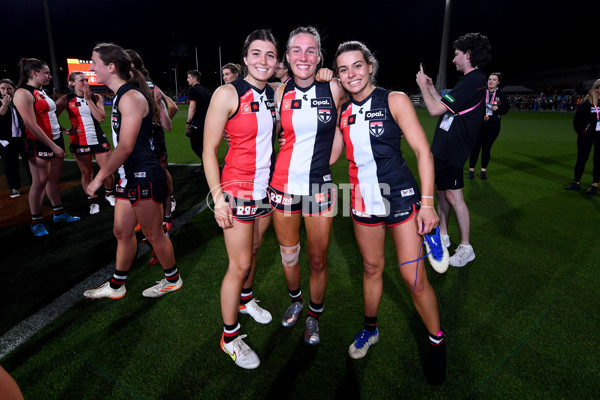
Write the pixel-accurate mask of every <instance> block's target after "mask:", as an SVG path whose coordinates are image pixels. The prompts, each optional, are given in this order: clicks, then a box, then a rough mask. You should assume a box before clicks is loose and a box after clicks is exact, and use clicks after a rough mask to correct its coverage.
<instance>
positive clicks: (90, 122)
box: [67, 93, 104, 146]
mask: <svg viewBox="0 0 600 400" xmlns="http://www.w3.org/2000/svg"><path fill="white" fill-rule="evenodd" d="M94 98H95V95H94ZM67 112H68V113H69V118H70V119H71V125H73V127H75V128H77V135H71V136H70V138H71V143H72V144H76V145H82V146H86V145H95V144H99V143H100V142H99V141H98V138H101V137H103V136H104V132H102V128H101V127H100V123H99V122H98V121H96V119H95V118H94V116H93V115H92V110H90V106H89V105H88V103H87V100H86V99H85V98H83V97H78V96H77V95H76V94H75V93H69V94H68V95H67Z"/></svg>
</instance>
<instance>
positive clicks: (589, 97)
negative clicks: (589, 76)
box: [583, 79, 600, 106]
mask: <svg viewBox="0 0 600 400" xmlns="http://www.w3.org/2000/svg"><path fill="white" fill-rule="evenodd" d="M599 87H600V79H596V82H594V85H593V86H592V88H591V89H590V91H589V92H588V94H586V95H585V97H584V98H583V101H588V102H590V103H592V104H593V105H595V106H597V105H598V97H600V96H599V95H598V92H596V89H598V88H599Z"/></svg>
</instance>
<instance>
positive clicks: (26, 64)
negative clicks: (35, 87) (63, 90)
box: [18, 58, 48, 86]
mask: <svg viewBox="0 0 600 400" xmlns="http://www.w3.org/2000/svg"><path fill="white" fill-rule="evenodd" d="M47 66H48V64H47V63H45V62H43V61H41V60H38V59H37V58H21V60H19V66H18V68H19V86H22V85H24V84H25V83H27V81H28V80H29V79H30V78H31V73H32V72H33V71H35V72H40V71H41V70H42V68H44V67H47Z"/></svg>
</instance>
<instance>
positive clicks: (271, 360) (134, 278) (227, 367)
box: [0, 107, 600, 399]
mask: <svg viewBox="0 0 600 400" xmlns="http://www.w3.org/2000/svg"><path fill="white" fill-rule="evenodd" d="M182 108H183V107H182ZM418 112H419V117H420V119H421V121H422V124H423V126H424V128H425V130H426V132H427V133H428V135H429V137H430V139H431V134H432V132H433V127H434V124H435V119H433V118H431V117H429V116H428V115H427V114H426V113H425V112H424V111H423V110H418ZM185 115H186V114H185V109H182V110H181V111H180V113H179V114H178V115H177V117H176V119H175V121H176V125H175V132H174V133H172V134H168V135H167V140H168V148H169V155H170V161H172V162H178V163H179V162H181V163H190V162H197V159H196V157H195V155H194V154H193V153H192V152H191V150H190V149H189V144H188V141H187V138H185V136H184V135H183V133H182V132H183V123H184V122H185V119H184V118H185ZM571 121H572V114H563V113H558V114H554V113H528V112H520V113H519V112H511V113H509V114H508V115H507V116H506V117H505V118H504V120H503V128H502V132H501V134H500V137H499V139H498V141H497V143H496V144H495V146H494V149H493V154H492V162H491V164H490V166H489V169H488V177H489V179H488V180H487V181H481V180H479V179H478V178H477V177H476V178H475V179H474V180H473V181H468V180H467V181H466V182H465V189H464V193H465V197H466V199H467V204H468V205H469V208H470V212H471V228H472V229H471V230H472V237H471V243H472V244H473V247H474V249H475V252H476V254H477V258H476V260H475V261H474V262H472V263H470V264H469V265H468V266H466V267H464V268H462V269H458V268H451V269H450V270H448V272H447V273H446V274H444V275H440V274H437V273H435V272H433V271H432V270H431V269H430V268H429V267H427V273H428V276H429V279H430V281H431V282H432V285H433V287H434V289H435V290H436V293H437V296H438V301H439V305H440V316H441V320H442V326H443V328H444V330H445V331H446V332H447V348H448V360H449V361H448V378H447V381H446V383H445V384H444V385H442V386H440V387H432V386H429V385H428V384H427V383H426V381H425V379H424V377H423V374H422V371H421V363H422V359H423V358H424V357H425V355H426V352H427V343H426V337H425V330H424V327H423V326H422V323H421V322H420V320H419V318H418V315H417V313H416V311H415V310H414V307H413V305H412V302H411V299H410V296H409V294H408V293H407V291H406V289H405V288H404V285H403V282H402V280H401V277H400V275H399V273H398V271H397V267H396V261H395V259H394V255H393V249H392V246H391V243H388V246H387V247H386V248H387V253H386V264H387V267H386V271H385V276H384V294H383V299H382V302H381V307H380V313H379V328H380V331H381V339H380V342H379V343H378V344H377V345H376V346H374V347H373V348H371V349H370V350H369V354H368V355H367V357H366V358H365V359H363V360H359V361H355V360H352V359H350V358H348V356H347V348H348V346H349V344H350V343H351V341H352V336H353V335H354V334H355V333H356V332H357V331H358V330H359V329H360V328H361V326H362V265H361V259H360V255H359V252H358V249H357V247H356V244H355V241H354V237H353V233H352V223H351V221H350V218H348V217H343V216H342V215H338V216H337V217H336V218H335V221H334V225H333V232H332V239H331V244H330V247H329V285H328V292H327V296H326V298H325V313H324V315H323V317H322V318H321V322H320V326H321V341H322V343H321V345H320V346H319V347H318V348H316V349H315V348H310V347H308V346H306V345H305V344H304V342H303V341H302V338H301V335H302V332H303V329H304V328H303V327H304V325H303V324H302V323H299V324H298V326H296V327H295V328H292V329H286V328H283V327H282V326H281V325H280V324H279V322H278V321H279V319H280V317H281V315H282V314H283V312H284V311H285V309H286V308H287V305H288V303H289V300H288V295H287V289H286V286H285V281H284V278H283V275H282V272H281V266H280V256H279V251H278V245H277V240H276V238H275V235H274V232H273V230H272V228H269V230H268V231H267V233H266V235H265V239H264V243H263V246H262V248H261V253H260V255H259V259H258V272H257V276H256V280H255V285H254V293H255V296H257V298H259V299H260V300H261V306H263V307H264V308H266V309H267V310H269V311H271V313H272V314H273V322H271V323H270V324H268V325H266V326H265V325H259V324H257V323H255V322H254V321H253V320H252V319H251V318H250V317H249V316H245V315H241V316H240V323H241V324H242V333H245V334H248V338H247V339H246V341H247V343H249V344H250V345H251V346H252V348H253V349H254V350H256V352H257V353H258V355H259V357H260V358H261V362H262V364H261V366H260V367H259V368H258V369H257V370H253V371H246V370H242V369H240V368H238V367H236V366H235V365H233V363H232V362H231V361H230V359H229V358H228V357H227V356H226V355H225V354H222V352H221V350H220V349H219V345H218V344H219V339H220V335H221V326H222V325H221V324H222V320H221V316H220V304H219V289H220V284H221V280H222V277H223V274H224V272H225V269H226V266H227V255H226V252H225V248H224V244H223V237H222V232H221V231H220V230H219V229H218V227H217V225H216V223H215V222H214V218H213V216H212V213H211V212H210V210H207V211H204V212H202V213H200V214H199V215H198V216H196V217H195V218H193V219H192V220H191V221H190V222H188V223H187V224H185V225H183V226H181V227H179V229H178V230H177V232H176V233H175V234H174V235H173V236H172V240H173V244H174V246H175V255H176V259H177V265H178V267H179V270H180V272H181V274H182V277H183V280H184V287H183V289H182V290H181V291H179V292H177V293H173V294H170V295H168V296H165V297H164V298H160V299H146V298H143V297H142V296H141V292H142V290H144V289H145V288H146V287H149V286H151V285H152V284H154V281H155V280H159V279H161V277H162V276H161V275H162V272H161V270H160V268H159V267H156V266H155V267H149V266H147V265H146V261H147V259H148V256H144V257H142V258H141V259H139V260H138V261H137V262H136V264H135V265H134V268H133V269H132V272H131V273H130V275H129V279H128V283H127V290H128V294H127V296H126V297H125V298H124V299H122V300H118V301H108V300H102V301H95V302H92V301H85V300H84V299H83V297H82V299H81V301H80V302H78V303H76V304H75V306H73V307H72V308H71V309H69V310H68V311H67V312H66V313H64V314H63V315H61V316H60V317H59V318H58V319H56V320H55V321H54V322H53V323H51V324H50V325H49V326H47V327H46V328H44V329H42V330H41V331H40V332H38V333H36V334H35V335H34V336H33V338H32V339H30V340H29V341H27V342H26V343H25V344H23V345H21V346H20V347H18V348H17V349H16V350H15V351H13V352H11V353H10V354H9V355H8V356H6V357H4V359H2V360H0V363H1V364H2V366H3V367H4V368H5V369H6V370H7V371H9V372H10V373H11V374H12V375H13V377H14V378H15V379H16V380H17V382H18V383H19V384H20V386H21V388H22V390H23V392H24V395H25V398H27V399H65V398H68V399H175V398H185V399H187V398H191V399H231V398H239V399H286V398H290V399H354V398H363V399H364V398H368V399H390V398H406V399H431V398H447V399H463V398H476V399H498V398H514V399H559V398H561V399H562V398H565V399H566V398H569V399H592V398H596V397H597V395H598V393H600V345H599V344H598V340H597V338H596V337H595V334H596V333H597V332H598V328H599V327H600V322H599V321H600V311H599V310H600V301H599V300H598V296H597V293H598V287H599V286H600V274H598V266H599V264H598V260H599V259H600V246H598V235H597V233H596V232H597V227H598V225H599V216H600V198H599V197H598V196H595V197H590V196H587V195H585V194H584V193H583V192H582V193H573V192H567V191H565V190H563V186H564V185H566V184H568V183H569V182H570V180H571V179H572V174H573V164H574V162H575V139H576V137H575V134H574V133H573V131H572V127H571ZM405 151H406V153H405V156H406V158H407V160H408V163H409V165H411V167H413V171H416V170H415V169H414V165H415V160H414V156H413V155H412V154H411V151H410V149H409V148H405ZM333 175H334V178H335V180H336V182H337V183H345V182H348V177H347V162H346V161H345V160H341V161H340V162H338V163H337V164H336V165H335V166H334V168H333ZM173 176H174V178H175V188H176V194H177V196H178V204H179V205H178V210H177V211H176V213H177V214H176V217H177V216H178V215H181V214H182V213H183V212H185V210H186V209H187V208H189V207H191V206H192V205H193V204H196V203H197V202H201V201H203V199H204V196H205V195H206V190H207V188H206V182H205V181H204V179H203V177H202V176H199V174H197V173H195V172H193V168H186V167H177V169H176V170H175V173H174V174H173ZM77 179H78V176H77V171H76V166H75V165H74V164H72V163H68V164H67V165H66V167H65V177H64V179H63V180H64V181H65V182H73V181H74V182H76V181H77ZM590 179H591V161H590V165H588V168H587V169H586V173H585V174H584V177H583V182H582V184H583V186H584V187H586V188H587V185H588V184H589V183H590ZM66 186H68V185H66ZM3 193H4V192H3ZM63 193H64V197H65V199H67V200H65V201H64V203H65V204H68V205H69V206H70V207H73V208H77V207H79V209H78V211H79V212H80V215H82V216H83V218H82V221H81V222H79V223H77V224H71V225H68V226H64V227H57V228H56V229H55V230H54V231H53V232H52V235H51V236H50V237H49V238H48V239H47V240H45V241H38V240H35V241H34V240H33V238H31V237H30V234H29V230H28V226H27V223H28V219H27V218H26V219H25V221H24V222H23V225H17V226H14V227H8V228H6V229H5V228H3V229H2V231H1V233H0V239H1V240H2V243H3V248H4V249H5V250H3V253H6V254H5V256H4V259H3V261H2V264H1V265H2V267H1V269H0V273H1V274H2V276H3V277H4V278H3V282H7V284H6V285H3V287H4V288H5V289H6V290H8V292H6V291H4V292H3V293H2V295H0V296H1V297H0V299H1V303H0V304H2V306H1V307H0V313H1V316H2V318H1V319H0V324H1V325H0V335H1V334H4V333H5V332H7V331H8V330H9V329H10V328H11V327H12V326H13V325H15V324H16V323H17V322H19V321H20V320H22V319H23V318H25V317H27V316H28V315H29V314H31V313H33V312H35V311H37V310H39V309H40V308H41V307H42V306H43V305H44V304H47V303H48V302H50V301H51V300H52V299H53V298H56V297H58V295H60V294H61V293H63V292H65V291H67V290H68V289H69V288H70V287H72V286H73V285H74V284H76V283H78V282H80V281H81V280H83V278H84V277H85V276H88V275H90V274H91V273H92V272H93V271H95V270H97V269H99V268H101V267H102V266H104V265H105V264H106V263H107V262H109V261H111V260H112V259H114V246H115V243H114V242H115V241H114V239H113V238H112V237H111V218H112V216H111V214H112V213H111V210H110V209H109V208H108V207H104V208H103V209H102V212H101V213H100V215H99V217H100V219H96V218H92V217H90V216H88V215H84V214H85V204H83V206H81V205H78V204H79V203H81V201H82V196H83V194H82V192H81V188H80V187H77V186H76V185H75V184H73V185H71V186H70V187H65V190H64V192H63ZM3 196H4V194H3ZM341 201H344V199H341ZM2 202H3V205H4V204H5V202H8V199H5V197H2ZM3 208H4V207H3ZM450 236H451V238H452V240H453V241H454V244H453V247H455V244H456V242H457V241H458V231H457V227H456V223H455V222H454V221H453V220H452V221H451V227H450ZM301 241H302V245H303V246H304V243H305V237H302V239H301ZM5 243H6V244H7V245H6V247H5ZM304 248H305V246H304ZM82 264H83V265H82ZM301 265H302V268H303V276H302V282H303V284H302V287H303V288H304V291H305V294H308V266H307V263H306V256H305V253H304V252H303V254H302V257H301ZM5 280H6V281H5ZM98 283H101V282H98ZM23 292H25V293H26V294H25V295H23V294H22V293H23ZM307 297H308V296H305V298H307ZM16 299H18V301H17V300H16Z"/></svg>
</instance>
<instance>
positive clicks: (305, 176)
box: [270, 26, 347, 346]
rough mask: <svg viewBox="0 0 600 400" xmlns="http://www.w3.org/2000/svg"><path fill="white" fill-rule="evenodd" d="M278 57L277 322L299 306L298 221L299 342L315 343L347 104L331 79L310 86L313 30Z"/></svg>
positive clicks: (315, 53) (297, 36) (289, 318)
mask: <svg viewBox="0 0 600 400" xmlns="http://www.w3.org/2000/svg"><path fill="white" fill-rule="evenodd" d="M286 59H287V62H288V65H289V66H290V69H291V70H292V73H293V78H292V79H291V80H289V81H288V83H287V84H286V85H281V86H279V88H278V89H277V93H276V95H275V98H276V100H277V104H278V108H279V111H280V112H279V114H280V116H281V126H282V128H283V138H284V140H285V143H284V144H283V145H282V146H281V148H280V150H279V153H278V154H277V161H276V163H275V170H274V172H273V178H272V179H271V185H270V191H271V194H270V200H271V205H272V206H273V208H274V209H275V212H274V213H273V226H274V228H275V233H276V235H277V239H278V241H279V246H280V252H281V261H282V268H283V273H284V276H285V279H286V283H287V288H288V294H289V296H290V299H291V304H290V306H289V307H288V309H287V310H286V312H285V314H284V315H283V317H282V319H281V323H282V325H283V326H285V327H293V326H295V325H296V323H297V322H298V320H299V318H300V314H301V313H302V310H303V308H304V306H303V304H302V291H301V288H300V263H299V261H300V224H301V222H302V217H304V226H305V228H306V236H307V247H308V263H309V265H310V303H309V311H308V317H307V319H306V325H305V330H304V341H305V342H306V343H308V344H309V345H314V346H316V345H318V344H319V343H320V341H321V339H320V332H319V318H320V317H321V315H322V314H323V310H324V307H323V303H324V299H325V291H326V288H327V277H328V274H327V248H328V246H329V239H330V235H331V226H332V222H333V214H334V211H333V205H334V203H335V190H334V188H333V184H332V177H331V170H330V168H329V161H330V158H331V150H332V146H333V140H334V137H335V131H336V129H337V115H338V111H339V107H340V106H341V104H342V103H343V102H345V101H346V100H347V96H346V93H345V92H344V89H343V88H342V86H341V85H340V83H339V81H338V80H337V79H336V80H332V81H330V82H317V81H316V80H315V73H316V70H317V66H318V65H319V63H320V62H321V59H322V53H321V37H320V35H319V32H318V31H317V30H316V29H315V28H314V27H311V26H309V27H300V28H297V29H295V30H294V31H292V32H291V33H290V36H289V39H288V42H287V51H286Z"/></svg>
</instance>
